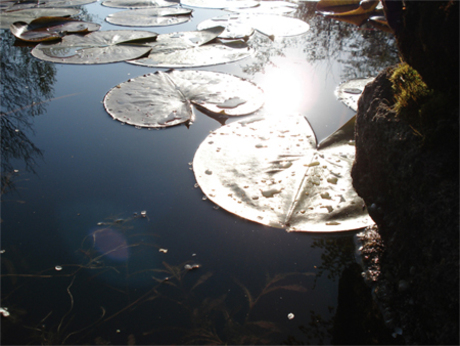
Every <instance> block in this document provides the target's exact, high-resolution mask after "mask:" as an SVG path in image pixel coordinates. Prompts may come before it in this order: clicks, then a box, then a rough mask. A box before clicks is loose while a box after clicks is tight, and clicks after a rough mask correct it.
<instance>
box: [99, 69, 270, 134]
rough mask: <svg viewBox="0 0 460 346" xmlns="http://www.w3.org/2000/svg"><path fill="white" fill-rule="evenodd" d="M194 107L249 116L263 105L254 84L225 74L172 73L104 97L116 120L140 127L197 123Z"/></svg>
mask: <svg viewBox="0 0 460 346" xmlns="http://www.w3.org/2000/svg"><path fill="white" fill-rule="evenodd" d="M192 105H194V106H196V107H198V108H200V109H203V110H206V111H208V112H211V113H214V114H222V115H226V116H239V115H247V114H251V113H253V112H255V111H257V110H258V109H259V108H261V107H262V105H263V92H262V90H261V89H259V88H258V87H257V86H256V85H254V84H253V83H251V82H249V81H247V80H244V79H241V78H238V77H235V76H232V75H228V74H223V73H216V72H210V71H192V70H184V71H177V70H171V71H169V72H161V71H158V72H156V73H152V74H148V75H144V76H140V77H137V78H134V79H130V80H129V81H127V82H125V83H122V84H120V85H117V86H116V87H114V88H113V89H111V90H110V91H109V92H108V93H107V95H106V96H105V98H104V107H105V109H106V111H107V112H108V113H109V114H110V115H111V116H112V117H113V118H114V119H116V120H119V121H121V122H123V123H127V124H130V125H134V126H140V127H169V126H174V125H178V124H182V123H186V124H189V123H191V122H193V121H194V114H193V110H192V107H191V106H192Z"/></svg>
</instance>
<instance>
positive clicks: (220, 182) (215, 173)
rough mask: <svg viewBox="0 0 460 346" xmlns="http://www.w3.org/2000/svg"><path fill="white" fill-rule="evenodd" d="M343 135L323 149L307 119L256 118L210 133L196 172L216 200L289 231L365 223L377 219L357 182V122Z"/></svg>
mask: <svg viewBox="0 0 460 346" xmlns="http://www.w3.org/2000/svg"><path fill="white" fill-rule="evenodd" d="M350 128H351V131H350ZM343 132H344V133H346V135H343V134H342V135H341V136H338V137H337V138H336V139H332V140H331V141H330V142H329V143H327V145H324V146H323V147H322V148H321V149H320V150H318V149H317V148H316V140H315V134H314V132H313V130H312V129H311V127H310V125H309V123H308V121H307V120H306V119H305V118H304V117H302V116H285V117H279V118H275V117H270V118H263V117H256V116H254V117H251V118H249V119H245V120H242V121H239V122H235V123H232V124H229V125H226V126H223V127H221V128H219V129H218V130H216V131H214V132H212V133H211V134H210V135H209V136H208V137H207V138H206V139H205V141H204V142H203V143H202V144H201V145H200V146H199V148H198V150H197V151H196V153H195V157H194V159H193V170H194V173H195V177H196V180H197V182H198V184H199V186H200V187H201V189H202V191H203V193H204V194H205V195H206V196H207V197H208V198H209V199H210V200H211V201H213V202H214V203H216V204H217V205H219V206H220V207H222V208H224V209H226V210H227V211H229V212H231V213H234V214H236V215H238V216H240V217H243V218H245V219H248V220H251V221H254V222H258V223H261V224H264V225H268V226H272V227H278V228H286V229H287V230H288V231H311V232H337V231H347V230H354V229H360V228H364V227H366V226H368V225H370V224H372V223H373V222H372V220H371V219H370V217H369V216H368V214H367V212H366V211H365V210H364V209H363V201H362V199H361V198H360V197H359V196H358V195H357V194H356V192H355V191H354V189H353V186H352V179H351V175H350V170H351V166H352V164H353V160H354V153H355V148H354V146H353V145H351V144H352V142H350V139H349V137H351V138H352V136H353V124H351V125H350V124H348V125H347V126H346V129H343Z"/></svg>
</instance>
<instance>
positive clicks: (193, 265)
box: [184, 264, 201, 270]
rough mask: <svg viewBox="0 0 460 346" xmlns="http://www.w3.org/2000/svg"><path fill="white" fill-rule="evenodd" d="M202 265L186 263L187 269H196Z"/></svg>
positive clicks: (185, 267)
mask: <svg viewBox="0 0 460 346" xmlns="http://www.w3.org/2000/svg"><path fill="white" fill-rule="evenodd" d="M200 267H201V264H186V265H184V269H186V270H194V269H198V268H200Z"/></svg>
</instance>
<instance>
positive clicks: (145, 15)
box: [105, 7, 192, 26]
mask: <svg viewBox="0 0 460 346" xmlns="http://www.w3.org/2000/svg"><path fill="white" fill-rule="evenodd" d="M191 14H192V10H188V9H185V8H170V7H168V8H145V9H136V10H126V11H120V12H115V13H112V14H109V15H108V16H107V17H106V18H105V20H106V21H107V22H109V23H111V24H115V25H123V26H168V25H176V24H182V23H186V22H188V21H189V20H190V18H191Z"/></svg>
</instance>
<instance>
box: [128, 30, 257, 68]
mask: <svg viewBox="0 0 460 346" xmlns="http://www.w3.org/2000/svg"><path fill="white" fill-rule="evenodd" d="M223 31H224V27H220V26H219V27H213V28H209V29H206V30H202V31H184V32H174V33H170V34H163V35H158V38H157V41H156V42H154V43H152V44H151V46H152V50H151V51H150V54H149V55H148V56H147V57H145V58H141V59H136V60H131V61H128V62H129V63H132V64H136V65H142V66H149V67H163V68H182V67H200V66H211V65H218V64H225V63H229V62H234V61H237V60H240V59H244V58H246V57H248V56H250V55H251V54H253V52H254V51H253V50H252V49H250V48H249V47H248V46H247V45H246V44H244V43H238V44H234V43H225V44H224V43H221V44H207V45H204V44H206V43H208V42H211V41H212V40H214V39H215V38H216V37H218V36H219V35H220V34H221V33H222V32H223Z"/></svg>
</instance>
